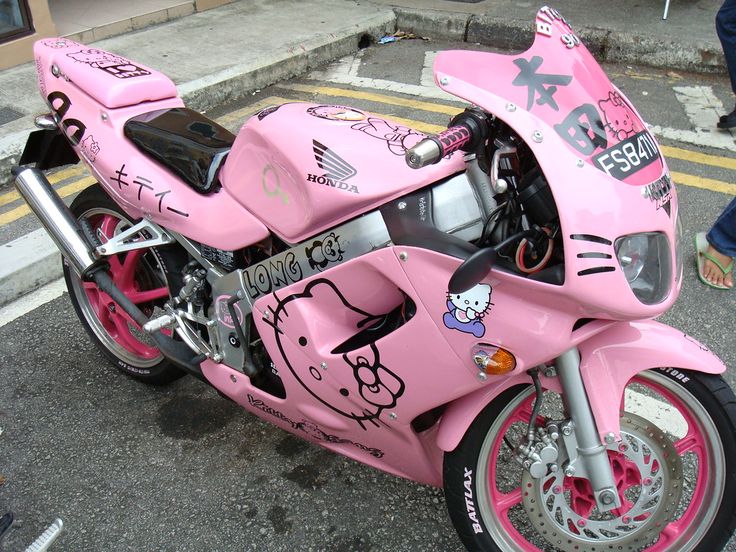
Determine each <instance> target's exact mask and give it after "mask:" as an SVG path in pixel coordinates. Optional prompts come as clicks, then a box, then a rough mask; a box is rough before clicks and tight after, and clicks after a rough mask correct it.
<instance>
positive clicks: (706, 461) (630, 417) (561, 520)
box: [444, 369, 736, 552]
mask: <svg viewBox="0 0 736 552" xmlns="http://www.w3.org/2000/svg"><path fill="white" fill-rule="evenodd" d="M533 396H534V394H533V389H531V388H530V387H529V386H516V387H513V388H511V389H508V390H507V391H505V392H504V393H502V394H501V395H500V396H499V397H497V398H496V399H495V400H494V401H493V402H492V403H491V404H489V405H488V406H487V407H486V408H485V409H484V410H483V411H482V412H481V413H480V414H479V415H478V417H477V418H476V419H475V420H474V421H473V423H472V424H471V426H470V427H469V429H468V431H467V432H466V434H465V436H464V437H463V439H462V441H461V442H460V444H459V445H458V447H457V448H456V449H455V450H454V451H452V452H449V453H446V454H445V462H444V485H445V496H446V499H447V507H448V510H449V513H450V517H451V519H452V521H453V524H454V526H455V529H456V530H457V532H458V535H459V536H460V539H461V540H462V541H463V544H464V545H465V546H466V548H467V549H468V550H474V551H475V550H483V551H511V550H514V551H516V550H518V551H524V552H528V551H532V550H544V551H545V552H546V551H557V550H562V551H567V550H580V551H583V550H585V551H594V550H595V551H598V550H600V551H603V550H630V551H633V550H647V551H649V552H661V551H670V552H680V551H686V550H697V551H702V552H717V551H719V550H721V549H722V548H723V546H725V544H726V542H727V541H728V538H729V537H730V535H731V532H732V531H733V529H734V527H736V437H735V436H736V398H735V397H734V394H733V391H732V390H731V388H730V387H729V386H728V384H726V383H725V382H724V381H723V379H722V378H720V377H718V376H712V375H707V374H702V373H698V372H686V371H682V370H665V369H658V370H650V371H646V372H643V373H641V374H639V375H637V376H636V377H635V378H634V379H632V380H631V381H630V382H629V384H628V386H627V391H626V396H625V402H624V405H623V412H622V436H623V435H624V433H625V432H626V433H627V436H626V437H625V438H624V440H623V441H622V442H621V443H614V444H613V445H611V446H609V447H608V448H609V453H608V454H609V459H610V460H611V463H612V467H613V469H614V476H615V477H616V480H617V487H618V489H619V496H620V497H621V499H622V504H625V505H624V506H622V507H621V508H620V509H618V510H617V511H614V512H612V513H609V514H601V513H599V512H598V510H597V508H596V507H595V501H594V499H593V497H592V493H591V491H590V487H589V484H588V482H587V480H585V479H582V478H575V477H572V478H570V477H566V476H564V475H563V474H562V473H561V472H558V473H557V474H553V473H550V474H547V475H546V476H544V477H542V478H541V479H537V480H534V479H531V477H530V476H529V475H528V474H527V475H524V472H523V471H522V468H521V466H519V464H518V463H517V462H516V460H515V459H514V458H513V451H511V449H510V447H509V444H513V445H514V446H515V445H516V444H518V443H519V440H520V438H521V436H522V435H525V433H526V424H527V423H528V421H529V417H530V415H531V405H532V402H533ZM550 403H551V405H552V407H553V408H554V407H555V404H557V405H561V401H560V400H559V396H558V395H556V394H554V393H551V392H546V393H545V409H546V408H548V407H549V406H550ZM559 408H560V409H561V406H560V407H559ZM542 414H544V415H550V416H551V417H552V418H553V419H560V418H561V417H564V416H563V415H562V413H561V410H560V411H559V412H554V413H549V414H547V413H546V412H545V410H544V409H543V411H542ZM647 439H649V441H647ZM637 443H638V444H637ZM629 446H632V447H633V448H636V447H640V448H641V449H643V450H645V451H646V452H647V454H639V455H637V454H634V453H633V452H632V451H631V450H628V449H629ZM673 453H674V454H673ZM657 455H659V456H658V457H660V458H661V462H662V464H663V465H662V466H661V468H662V470H661V473H663V475H662V477H659V478H657V477H656V474H657V473H660V472H659V468H660V466H659V464H658V463H653V462H651V457H652V456H657ZM637 457H638V458H641V459H643V460H639V462H638V464H637V461H636V458H637ZM646 462H649V466H644V468H647V469H649V471H648V472H646V473H644V472H645V469H643V468H642V464H643V463H646ZM678 469H679V470H680V471H679V472H678ZM652 473H654V474H655V476H653V477H652V476H651V474H652ZM678 473H679V474H680V475H679V476H678V475H677V474H678ZM669 475H673V476H672V477H671V478H668V476H669ZM678 477H679V479H678ZM670 479H671V480H670ZM653 480H654V481H653ZM665 485H668V486H667V487H666V488H665V489H664V491H665V492H661V491H662V490H663V487H664V486H665ZM553 492H554V493H556V494H557V496H553V494H552V493H553ZM657 494H659V495H661V496H660V497H659V498H657V499H656V500H655V498H653V497H654V496H655V495H657ZM670 496H672V497H675V498H674V499H671V498H669V497H670ZM678 496H679V500H678V499H677V498H676V497H678ZM668 499H669V500H670V502H671V501H672V500H676V501H677V504H676V505H671V504H669V503H668V502H667V500H668ZM642 503H646V505H645V507H644V508H643V509H642V507H641V506H640V505H641V504H642ZM637 507H638V509H637ZM647 508H648V509H647ZM645 510H646V511H645ZM642 512H643V513H642ZM628 514H631V515H628ZM637 514H639V515H638V516H637ZM531 515H533V516H534V517H535V519H534V520H533V522H532V521H530V516H531ZM663 517H666V520H665V522H664V523H661V522H660V521H659V520H660V519H662V518H663ZM607 524H608V525H607ZM601 527H603V528H604V529H600V528H601Z"/></svg>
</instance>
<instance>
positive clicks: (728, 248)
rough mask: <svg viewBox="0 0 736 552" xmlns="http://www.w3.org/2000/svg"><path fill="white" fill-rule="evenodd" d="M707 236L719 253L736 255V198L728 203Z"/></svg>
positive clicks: (730, 255)
mask: <svg viewBox="0 0 736 552" xmlns="http://www.w3.org/2000/svg"><path fill="white" fill-rule="evenodd" d="M706 238H707V239H708V243H709V244H711V245H712V246H713V247H714V248H715V249H716V250H717V251H718V252H719V253H722V254H724V255H728V256H729V257H736V198H734V199H732V200H731V203H729V204H728V205H726V208H725V209H724V210H723V212H722V213H721V214H720V215H719V216H718V219H717V220H716V222H715V224H714V225H713V227H712V228H711V229H710V232H708V234H707V236H706Z"/></svg>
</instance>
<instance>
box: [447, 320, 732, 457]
mask: <svg viewBox="0 0 736 552" xmlns="http://www.w3.org/2000/svg"><path fill="white" fill-rule="evenodd" d="M578 348H579V350H580V357H581V359H580V370H581V372H582V376H583V381H584V382H585V387H586V391H587V393H588V398H589V400H590V405H591V409H592V410H593V416H594V417H595V421H596V425H597V427H598V432H599V434H600V435H601V439H602V438H603V437H604V436H605V435H606V434H607V433H613V434H614V435H615V436H616V438H618V434H619V407H620V404H621V398H622V396H623V392H624V388H625V387H626V384H627V383H628V381H629V380H630V379H631V378H632V377H634V376H635V375H636V374H638V373H639V372H643V371H644V370H649V369H651V368H661V367H667V368H678V369H683V370H693V371H697V372H705V373H708V374H721V373H723V372H724V371H725V370H726V366H725V365H724V364H723V362H721V360H720V359H719V358H718V357H717V356H716V355H715V354H713V353H712V352H711V351H710V350H709V349H708V348H707V347H705V346H704V345H701V344H700V343H699V342H698V341H696V340H695V339H693V338H692V337H690V336H689V335H687V334H685V333H683V332H682V331H680V330H676V329H674V328H672V327H670V326H666V325H664V324H660V323H659V322H655V321H643V322H620V323H614V324H611V325H610V326H608V327H607V328H606V329H605V330H603V331H601V332H600V333H597V334H595V335H593V336H592V337H590V338H589V339H587V340H585V341H583V342H581V343H580V344H579V345H578ZM550 360H552V359H550ZM540 377H541V380H542V385H543V386H544V387H545V389H552V390H556V391H559V382H558V380H557V379H556V378H547V377H544V376H540ZM530 382H531V379H530V378H529V376H527V375H526V374H521V375H518V376H514V377H513V378H509V379H506V380H499V381H498V382H497V383H496V384H495V385H492V386H489V387H486V388H484V389H481V390H478V391H476V392H475V393H472V394H470V395H468V396H466V397H463V398H461V399H458V400H456V401H454V402H453V403H452V404H450V405H449V406H448V407H447V409H446V410H445V413H444V414H443V416H442V421H441V423H440V429H439V432H438V433H437V446H438V447H439V448H440V449H441V450H444V451H451V450H453V449H454V448H455V447H456V446H457V445H458V443H459V442H460V440H461V439H462V437H463V435H465V432H466V431H467V429H468V427H469V426H470V424H471V423H472V422H473V420H474V419H475V417H476V416H477V415H478V414H479V413H480V412H481V411H482V410H483V408H485V407H486V405H488V404H489V403H490V402H491V401H492V400H493V399H494V398H496V397H497V396H498V395H499V394H501V393H502V392H503V391H504V390H506V389H508V388H509V387H511V386H513V385H516V384H520V383H527V384H528V383H530Z"/></svg>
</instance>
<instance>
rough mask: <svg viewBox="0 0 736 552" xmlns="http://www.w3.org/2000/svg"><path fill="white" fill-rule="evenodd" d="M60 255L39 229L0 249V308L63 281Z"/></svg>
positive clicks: (42, 230)
mask: <svg viewBox="0 0 736 552" xmlns="http://www.w3.org/2000/svg"><path fill="white" fill-rule="evenodd" d="M61 274H62V271H61V254H60V253H59V250H58V249H57V248H56V245H55V244H54V242H53V241H52V240H51V238H50V237H49V235H48V234H47V233H46V230H44V229H43V228H39V229H38V230H34V231H33V232H31V233H30V234H26V235H25V236H22V237H20V238H18V239H17V240H13V241H12V242H10V243H6V244H5V245H3V246H2V247H0V306H3V305H5V304H7V303H10V302H11V301H14V300H15V299H17V298H19V297H20V296H22V295H25V294H26V293H29V292H31V291H33V290H35V289H36V288H39V287H41V286H43V285H46V284H48V283H49V282H52V281H54V280H57V279H58V278H61Z"/></svg>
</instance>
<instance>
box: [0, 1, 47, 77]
mask: <svg viewBox="0 0 736 552" xmlns="http://www.w3.org/2000/svg"><path fill="white" fill-rule="evenodd" d="M28 9H29V11H30V12H31V21H32V22H33V28H34V29H35V32H34V33H33V34H30V35H26V36H24V37H22V38H16V39H15V40H10V41H8V42H4V43H2V44H0V69H7V68H8V67H13V66H14V65H18V64H19V63H24V62H26V61H30V60H32V59H33V43H34V42H35V41H36V40H38V39H39V38H43V37H46V36H55V35H56V27H55V26H54V22H53V21H52V20H51V13H50V12H49V3H48V0H28Z"/></svg>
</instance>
